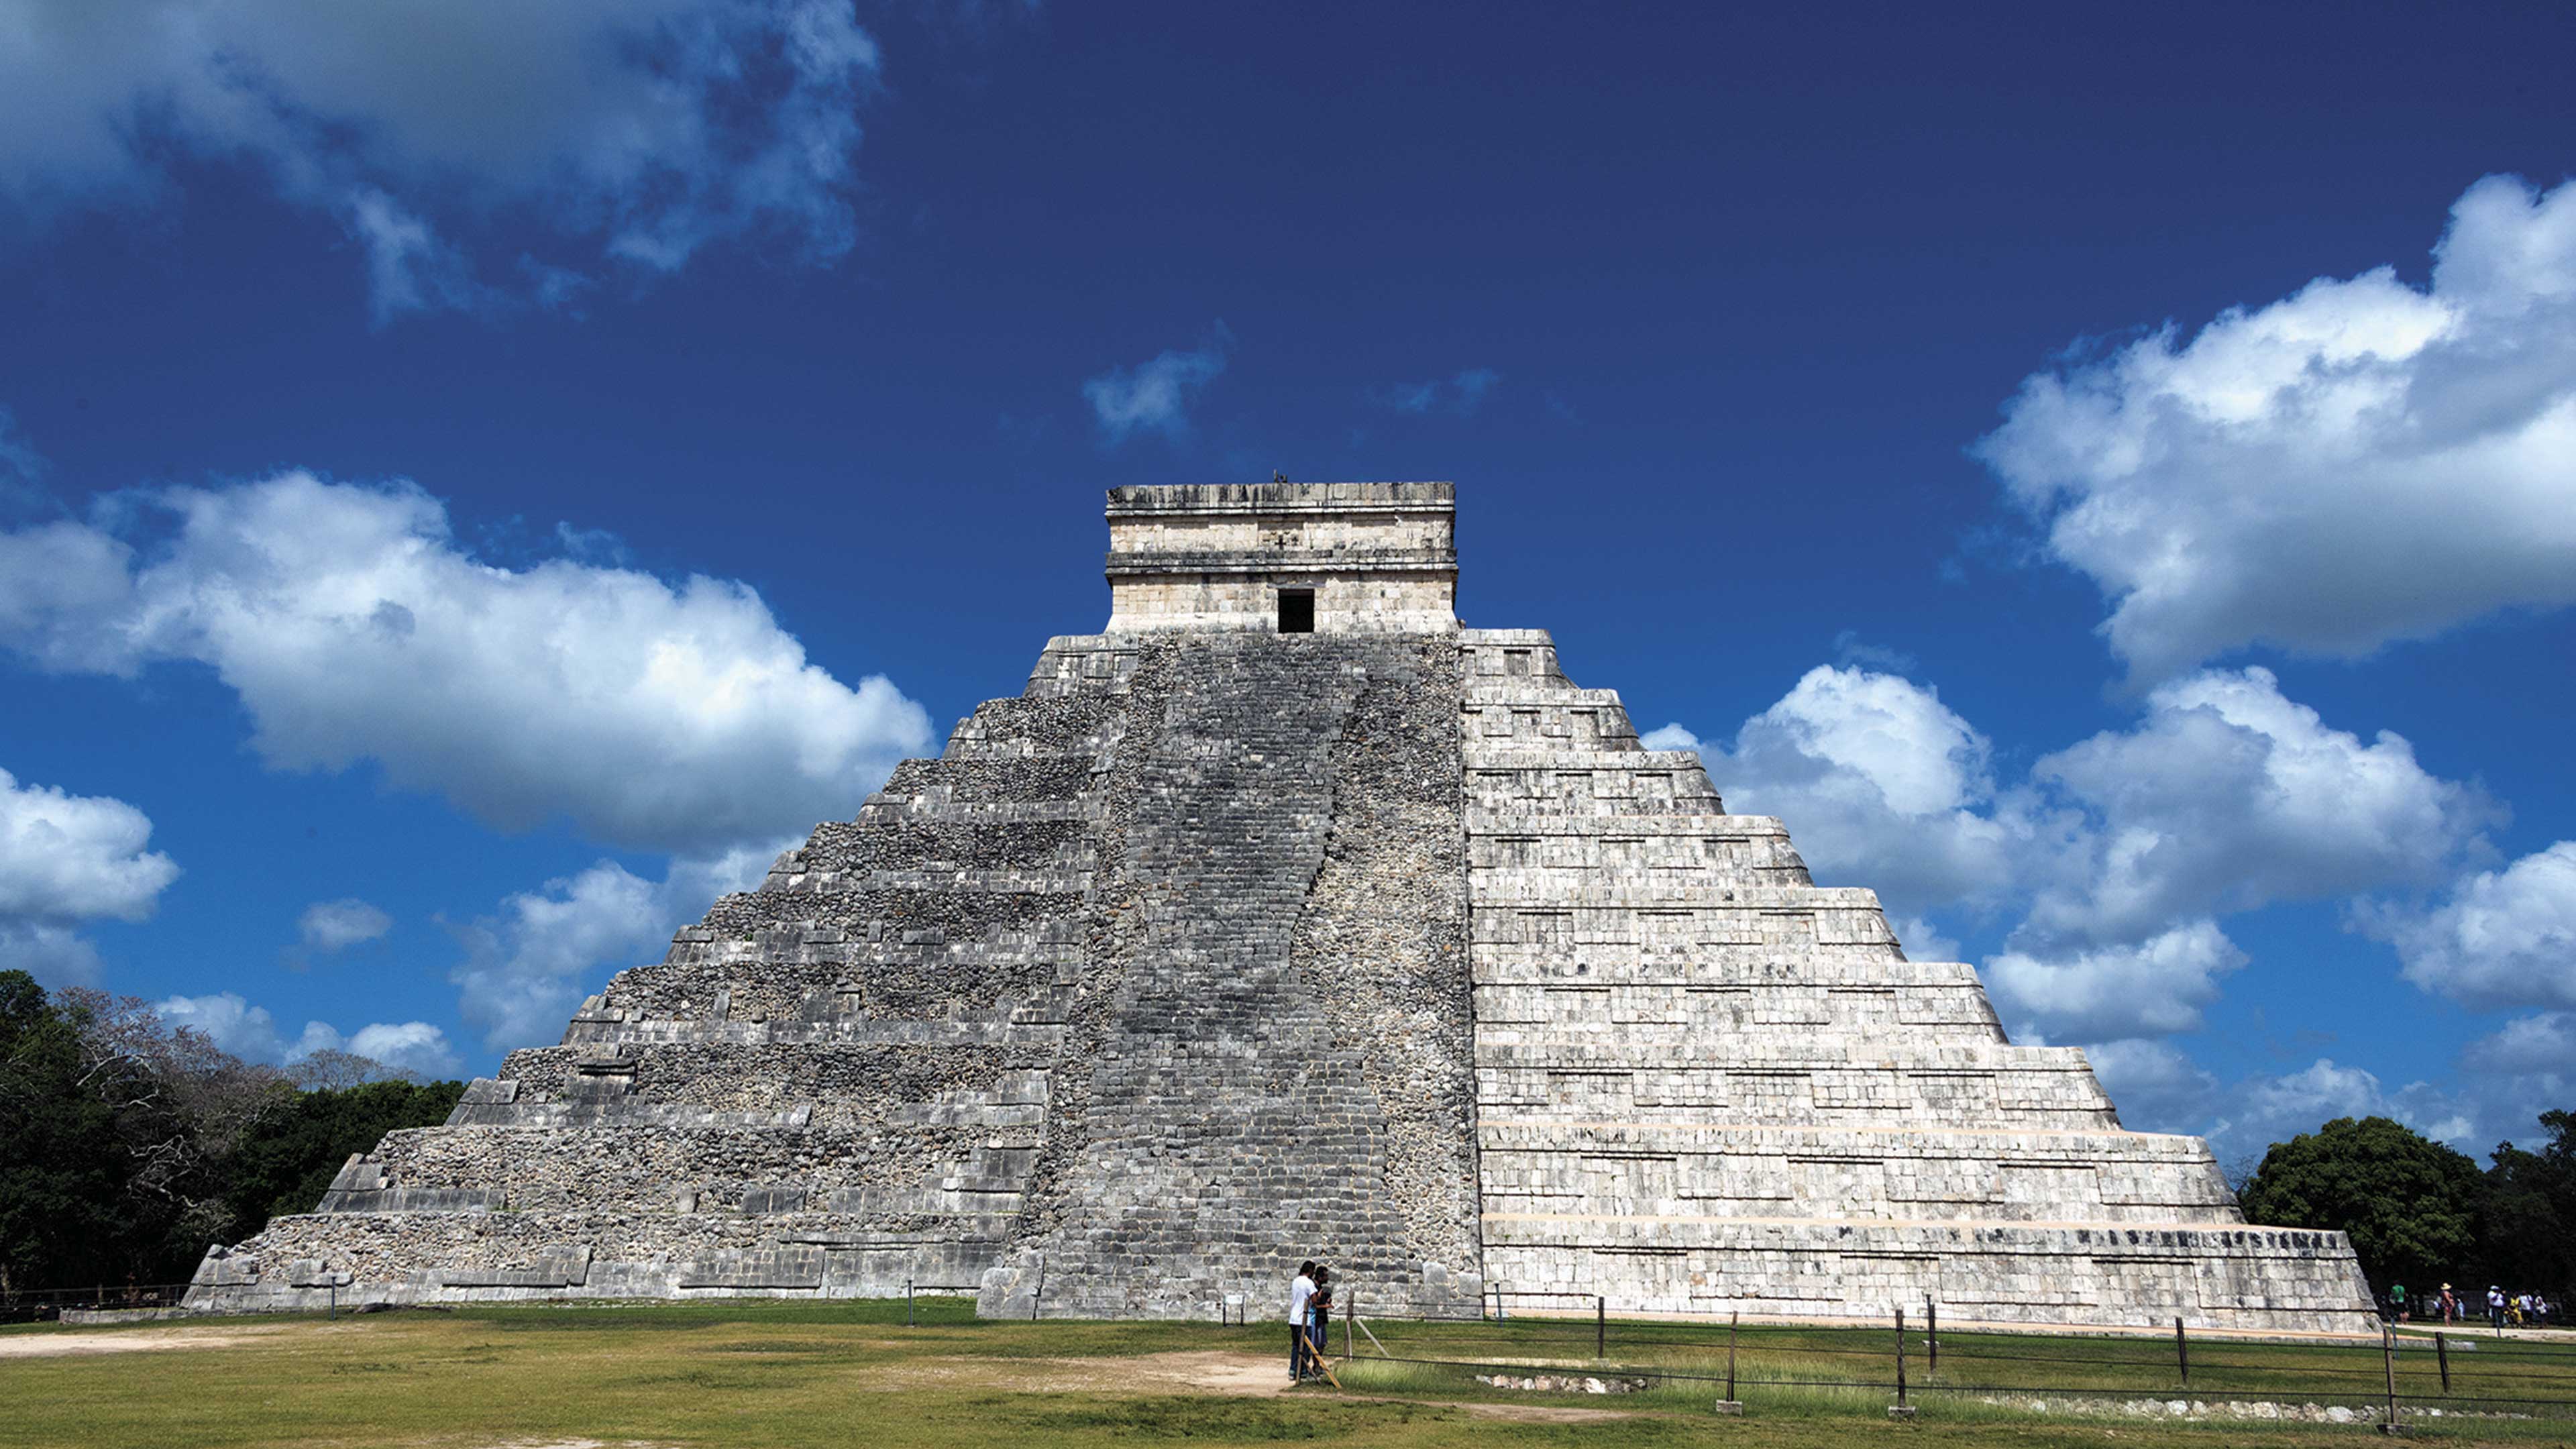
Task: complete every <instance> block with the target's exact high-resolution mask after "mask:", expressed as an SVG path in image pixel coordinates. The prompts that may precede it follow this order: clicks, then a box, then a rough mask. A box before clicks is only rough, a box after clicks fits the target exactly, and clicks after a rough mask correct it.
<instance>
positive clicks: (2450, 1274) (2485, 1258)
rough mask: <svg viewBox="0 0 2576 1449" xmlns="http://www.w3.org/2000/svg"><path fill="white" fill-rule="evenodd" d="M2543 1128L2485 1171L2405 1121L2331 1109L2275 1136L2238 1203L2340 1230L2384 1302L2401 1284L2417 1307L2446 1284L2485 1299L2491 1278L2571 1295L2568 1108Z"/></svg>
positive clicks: (2500, 1148) (2264, 1215)
mask: <svg viewBox="0 0 2576 1449" xmlns="http://www.w3.org/2000/svg"><path fill="white" fill-rule="evenodd" d="M2540 1126H2541V1129H2542V1131H2543V1132H2545V1133H2546V1134H2547V1138H2546V1141H2544V1142H2543V1143H2542V1144H2541V1146H2540V1147H2539V1149H2538V1150H2536V1151H2534V1150H2530V1149H2526V1148H2521V1147H2517V1146H2515V1145H2514V1144H2513V1143H2511V1142H2503V1143H2499V1144H2497V1146H2496V1148H2495V1151H2494V1152H2493V1153H2491V1154H2489V1156H2488V1159H2487V1160H2488V1166H2487V1167H2485V1168H2484V1169H2481V1168H2480V1167H2479V1166H2478V1164H2477V1162H2476V1161H2475V1160H2474V1159H2472V1158H2471V1157H2470V1156H2469V1155H2468V1154H2467V1153H2465V1152H2461V1151H2459V1150H2457V1149H2455V1148H2452V1147H2448V1146H2445V1145H2443V1144H2442V1143H2439V1142H2436V1141H2434V1140H2432V1139H2431V1138H2429V1137H2426V1136H2425V1135H2424V1134H2422V1133H2420V1132H2418V1131H2416V1130H2415V1129H2414V1128H2412V1127H2409V1126H2407V1125H2406V1124H2405V1123H2403V1122H2398V1121H2394V1120H2392V1119H2390V1118H2387V1117H2338V1118H2336V1119H2335V1120H2334V1121H2331V1122H2328V1123H2327V1124H2326V1125H2324V1126H2323V1127H2320V1128H2318V1129H2317V1130H2316V1131H2314V1132H2302V1133H2300V1134H2299V1135H2298V1136H2296V1137H2293V1138H2291V1139H2290V1140H2289V1141H2287V1142H2276V1143H2274V1144H2273V1145H2272V1149H2271V1150H2270V1151H2269V1152H2266V1153H2264V1154H2263V1161H2262V1164H2261V1166H2259V1167H2257V1168H2256V1169H2255V1170H2254V1173H2253V1175H2252V1176H2251V1177H2249V1178H2248V1179H2247V1180H2246V1181H2245V1183H2244V1185H2243V1186H2242V1187H2241V1188H2240V1189H2239V1190H2238V1193H2237V1204H2238V1206H2240V1207H2242V1208H2243V1209H2244V1210H2245V1217H2246V1220H2247V1221H2249V1222H2257V1223H2271V1224H2276V1225H2278V1226H2281V1227H2289V1228H2332V1229H2334V1230H2336V1231H2338V1232H2342V1233H2344V1234H2346V1235H2348V1236H2349V1237H2350V1238H2351V1239H2352V1251H2353V1255H2354V1256H2355V1257H2358V1258H2359V1259H2360V1260H2361V1271H2362V1274H2363V1276H2365V1277H2367V1278H2369V1280H2370V1288H2371V1291H2372V1292H2373V1293H2375V1294H2378V1295H2379V1296H2380V1297H2381V1298H2382V1299H2385V1298H2387V1297H2388V1296H2389V1288H2390V1286H2391V1285H2393V1284H2401V1283H2402V1284H2404V1285H2405V1286H2406V1288H2407V1291H2408V1296H2409V1298H2410V1299H2412V1300H2413V1301H2414V1302H2415V1303H2416V1304H2417V1305H2418V1307H2419V1308H2420V1307H2421V1306H2422V1305H2424V1304H2427V1303H2429V1302H2431V1301H2432V1299H2433V1297H2434V1295H2435V1294H2436V1293H2438V1292H2439V1291H2440V1288H2441V1285H2442V1284H2444V1283H2450V1284H2455V1285H2457V1286H2458V1287H2459V1288H2460V1289H2461V1290H2463V1292H2462V1296H2463V1298H2467V1297H2470V1296H2471V1295H2475V1297H2476V1298H2477V1300H2478V1301H2479V1302H2481V1303H2483V1301H2484V1295H2485V1292H2486V1288H2487V1286H2488V1285H2489V1284H2495V1285H2499V1286H2501V1287H2502V1288H2503V1289H2504V1291H2505V1292H2506V1293H2508V1294H2512V1293H2517V1292H2524V1291H2530V1292H2537V1293H2545V1294H2547V1295H2548V1296H2549V1299H2550V1301H2551V1302H2553V1303H2565V1302H2569V1301H2571V1299H2576V1112H2543V1113H2541V1114H2540ZM2478 1311H2480V1312H2483V1309H2480V1310H2478ZM2418 1316H2421V1314H2420V1313H2419V1314H2418Z"/></svg>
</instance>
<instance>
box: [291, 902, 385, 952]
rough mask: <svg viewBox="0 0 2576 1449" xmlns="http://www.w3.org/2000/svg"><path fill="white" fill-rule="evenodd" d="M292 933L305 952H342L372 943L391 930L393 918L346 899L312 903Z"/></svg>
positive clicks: (298, 920) (365, 903)
mask: <svg viewBox="0 0 2576 1449" xmlns="http://www.w3.org/2000/svg"><path fill="white" fill-rule="evenodd" d="M295 927H296V931H297V932H298V934H300V935H301V936H302V937H303V939H304V944H305V946H306V947H307V948H308V949H311V950H315V951H324V952H329V951H345V950H347V949H348V948H350V947H351V946H355V945H358V944H359V943H361V942H364V941H373V940H376V939H377V938H379V937H381V936H383V935H384V934H385V933H386V932H388V931H391V930H392V929H393V928H394V918H393V917H391V916H389V915H386V914H385V913H384V911H383V910H382V909H380V908H378V907H376V906H373V905H369V904H368V903H367V902H365V901H362V900H358V899H357V898H355V897H349V898H346V899H342V900H336V901H315V902H314V903H313V904H311V905H309V906H306V907H305V908H304V914H303V915H302V916H300V917H298V918H297V919H296V922H295Z"/></svg>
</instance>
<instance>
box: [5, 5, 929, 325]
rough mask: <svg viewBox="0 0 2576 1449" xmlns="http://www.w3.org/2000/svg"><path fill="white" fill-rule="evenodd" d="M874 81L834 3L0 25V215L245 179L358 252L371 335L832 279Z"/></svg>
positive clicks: (847, 230) (163, 16)
mask: <svg viewBox="0 0 2576 1449" xmlns="http://www.w3.org/2000/svg"><path fill="white" fill-rule="evenodd" d="M878 69H879V57H878V52H877V47H876V44H875V42H874V41H873V40H872V39H870V37H869V36H868V34H867V33H866V32H865V31H864V30H862V29H861V28H860V27H859V24H858V22H857V18H856V16H855V14H854V13H853V8H852V6H851V5H850V3H849V0H546V3H543V4H526V3H521V0H375V3H370V4H364V5H331V4H322V5H317V4H311V3H307V0H116V3H105V4H102V3H98V0H0V189H5V190H6V191H8V192H11V193H14V194H15V195H16V196H18V197H19V198H20V199H21V201H22V202H24V203H27V204H30V205H33V206H36V207H39V208H52V207H58V206H63V205H74V204H83V203H93V202H107V203H137V202H142V201H148V200H151V199H154V198H156V197H159V196H162V195H166V194H169V193H170V192H171V191H172V189H173V188H172V187H171V185H170V176H169V172H168V169H167V167H166V165H165V161H166V158H168V157H169V156H171V155H173V154H186V155H193V156H195V157H198V158H202V159H208V160H215V161H224V162H234V163H241V164H246V165H249V166H251V167H254V168H256V169H257V170H258V171H259V172H260V173H261V174H263V175H264V176H265V177H266V178H267V180H268V182H269V184H270V185H271V186H273V187H274V189H275V191H276V192H277V194H278V195H279V196H280V197H282V198H283V199H284V200H286V201H287V202H289V203H290V204H292V205H294V206H296V207H298V208H300V209H302V210H304V211H306V212H308V213H311V214H314V215H317V216H327V217H329V218H331V219H333V220H334V221H336V222H337V223H338V224H339V225H341V226H342V227H344V228H346V229H347V231H348V233H349V234H350V235H351V236H352V237H353V238H354V239H356V240H357V241H359V242H360V243H361V245H362V246H363V248H364V249H365V251H366V253H367V257H368V265H369V269H370V273H371V276H372V279H373V292H374V305H375V307H376V310H377V313H378V316H379V318H380V319H381V318H382V317H386V316H390V315H392V314H394V313H397V312H400V311H405V310H410V309H416V308H426V307H468V308H471V307H478V306H481V305H483V304H485V303H486V302H488V301H490V300H492V299H493V298H494V297H495V296H497V295H498V292H497V291H496V288H498V287H499V286H500V285H501V284H499V283H493V282H488V281H486V280H484V279H483V277H484V275H485V274H489V273H492V272H495V271H500V270H503V269H505V268H506V270H507V272H509V273H515V275H516V277H517V280H518V281H519V282H520V284H521V290H520V293H519V297H518V300H521V301H535V302H542V301H545V300H546V299H547V298H548V297H549V295H551V294H553V293H555V292H556V291H558V289H559V288H560V285H561V279H562V277H563V276H564V275H566V269H565V265H563V264H569V265H571V266H575V267H584V268H587V267H597V266H605V265H610V264H616V263H624V264H630V265H632V266H634V267H637V268H641V269H643V270H645V271H648V272H668V271H671V270H675V269H677V268H679V267H680V266H682V265H683V264H685V263H686V262H687V261H688V259H689V258H690V256H691V255H692V254H693V253H694V252H696V251H697V250H698V249H699V248H701V247H703V246H705V245H707V244H708V243H710V242H713V241H717V240H721V239H725V238H732V237H744V236H758V237H774V238H777V239H779V240H781V241H784V242H785V243H786V244H787V245H788V247H789V249H790V250H791V251H792V253H793V254H795V255H797V256H799V257H801V258H803V259H807V260H813V261H829V260H832V259H834V258H837V257H839V256H840V255H842V254H843V253H845V252H846V251H848V250H849V248H850V246H851V244H852V242H853V239H854V235H855V226H854V222H853V217H852V213H851V208H850V200H849V198H850V196H851V194H852V188H853V185H854V180H855V178H854V174H853V163H854V158H855V153H856V151H857V147H858V143H859V123H858V109H859V105H860V103H861V102H862V101H863V100H864V99H865V98H866V97H867V95H868V94H869V93H870V92H871V91H873V89H874V88H875V84H876V78H877V74H878ZM433 216H435V217H436V222H435V223H434V224H433V222H432V220H431V219H430V218H432V217H433ZM505 222H506V223H512V224H517V225H522V226H524V225H527V224H531V223H532V224H533V231H534V235H535V237H536V238H537V239H538V241H539V242H540V243H541V244H544V245H549V246H551V247H552V248H554V249H555V250H556V251H557V252H558V253H559V255H558V256H557V257H556V259H555V260H554V261H553V262H539V261H537V260H535V259H534V258H529V257H526V256H525V253H524V250H523V248H522V247H518V246H512V245H509V244H508V243H505V242H504V241H502V240H500V233H501V232H502V230H503V223H505ZM451 232H453V233H461V234H464V235H467V236H468V237H470V238H472V239H473V240H474V241H475V243H476V244H477V246H478V248H479V249H481V250H488V251H489V252H491V253H492V255H493V257H494V258H495V259H496V260H495V261H492V262H480V261H478V260H476V259H475V258H473V257H470V256H469V255H468V254H467V252H466V251H465V250H463V249H462V248H461V247H460V246H459V245H458V244H456V243H454V242H451V241H449V240H447V239H446V236H447V234H448V233H451ZM514 256H515V257H517V258H519V260H517V261H515V262H513V261H511V258H513V257H514Z"/></svg>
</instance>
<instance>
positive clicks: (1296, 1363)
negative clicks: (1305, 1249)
mask: <svg viewBox="0 0 2576 1449" xmlns="http://www.w3.org/2000/svg"><path fill="white" fill-rule="evenodd" d="M1314 1296H1315V1260H1314V1259H1312V1258H1309V1259H1307V1260H1306V1261H1305V1262H1303V1263H1300V1264H1298V1265H1297V1281H1296V1282H1294V1283H1291V1284H1289V1285H1288V1381H1289V1382H1290V1383H1304V1382H1305V1381H1306V1347H1307V1345H1306V1309H1307V1307H1308V1305H1309V1303H1310V1302H1311V1301H1312V1300H1313V1298H1314Z"/></svg>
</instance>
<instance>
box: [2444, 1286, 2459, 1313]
mask: <svg viewBox="0 0 2576 1449" xmlns="http://www.w3.org/2000/svg"><path fill="white" fill-rule="evenodd" d="M2441 1301H2442V1321H2443V1322H2444V1323H2455V1322H2457V1321H2458V1320H2459V1317H2460V1300H2459V1299H2458V1298H2457V1297H2455V1296H2453V1294H2452V1292H2451V1285H2450V1284H2448V1283H2445V1284H2443V1285H2442V1300H2441Z"/></svg>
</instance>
